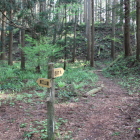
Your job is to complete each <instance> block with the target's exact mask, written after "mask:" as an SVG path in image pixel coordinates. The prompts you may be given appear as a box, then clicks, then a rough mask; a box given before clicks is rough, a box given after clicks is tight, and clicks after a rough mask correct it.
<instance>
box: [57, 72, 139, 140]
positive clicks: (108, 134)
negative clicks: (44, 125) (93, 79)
mask: <svg viewBox="0 0 140 140" xmlns="http://www.w3.org/2000/svg"><path fill="white" fill-rule="evenodd" d="M97 74H98V75H99V79H100V80H99V82H98V85H101V84H104V89H103V90H102V91H101V92H99V93H97V94H96V95H95V96H93V97H92V96H88V97H87V98H85V97H83V98H81V99H80V100H79V102H77V103H71V104H68V105H67V107H64V106H65V105H60V106H57V108H59V109H58V110H59V111H57V114H58V113H59V114H60V115H59V117H63V118H66V119H68V120H69V121H68V123H67V125H66V126H63V128H62V130H63V131H67V130H71V131H72V132H73V140H133V139H134V140H138V139H140V133H139V131H138V126H137V125H135V126H134V123H135V122H136V121H137V120H136V119H137V117H140V114H138V112H139V108H138V105H139V101H138V98H137V97H134V96H129V95H128V94H127V91H126V90H125V89H122V88H121V87H120V86H119V85H117V84H116V83H115V82H114V81H112V80H111V79H108V78H105V77H104V76H103V75H102V74H101V73H100V72H98V73H97ZM135 113H137V114H135ZM61 115H62V116H61ZM135 115H137V117H136V116H135Z"/></svg>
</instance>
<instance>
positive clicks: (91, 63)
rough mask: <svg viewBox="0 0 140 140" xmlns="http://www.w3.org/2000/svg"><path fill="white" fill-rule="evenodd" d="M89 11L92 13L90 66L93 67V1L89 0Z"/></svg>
mask: <svg viewBox="0 0 140 140" xmlns="http://www.w3.org/2000/svg"><path fill="white" fill-rule="evenodd" d="M91 6H92V8H91V11H92V30H91V42H92V45H91V59H90V66H91V67H94V0H91Z"/></svg>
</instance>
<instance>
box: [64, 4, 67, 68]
mask: <svg viewBox="0 0 140 140" xmlns="http://www.w3.org/2000/svg"><path fill="white" fill-rule="evenodd" d="M64 8H65V47H64V70H66V59H67V47H66V45H67V31H66V23H67V13H66V10H67V5H66V4H65V7H64Z"/></svg>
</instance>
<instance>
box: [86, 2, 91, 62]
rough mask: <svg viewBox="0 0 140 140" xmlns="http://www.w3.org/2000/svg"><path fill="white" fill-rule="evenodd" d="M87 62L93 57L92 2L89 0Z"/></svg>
mask: <svg viewBox="0 0 140 140" xmlns="http://www.w3.org/2000/svg"><path fill="white" fill-rule="evenodd" d="M87 9H88V11H87V13H88V15H87V17H88V18H87V31H88V32H87V45H88V47H87V60H88V61H89V60H90V57H91V0H87Z"/></svg>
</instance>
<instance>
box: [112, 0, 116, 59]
mask: <svg viewBox="0 0 140 140" xmlns="http://www.w3.org/2000/svg"><path fill="white" fill-rule="evenodd" d="M115 5H116V1H115V0H113V2H112V41H111V58H112V59H113V60H114V59H115V18H116V13H115Z"/></svg>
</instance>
